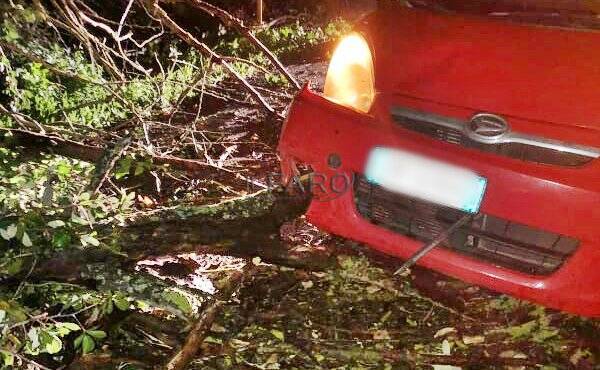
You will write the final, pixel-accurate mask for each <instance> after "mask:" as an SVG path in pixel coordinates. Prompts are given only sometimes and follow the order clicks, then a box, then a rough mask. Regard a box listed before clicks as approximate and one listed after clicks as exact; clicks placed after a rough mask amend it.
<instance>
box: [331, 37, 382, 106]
mask: <svg viewBox="0 0 600 370" xmlns="http://www.w3.org/2000/svg"><path fill="white" fill-rule="evenodd" d="M374 80H375V77H374V72H373V56H372V55H371V49H370V48H369V44H368V43H367V40H365V39H364V37H362V36H361V35H360V34H358V33H352V34H350V35H348V36H346V37H344V38H343V39H342V41H341V42H340V44H339V45H338V47H337V48H336V49H335V52H334V53H333V57H332V58H331V63H330V64H329V70H328V71H327V78H326V79H325V91H324V92H325V97H327V98H328V99H330V100H332V101H334V102H336V103H338V104H341V105H344V106H346V107H350V108H353V109H356V110H358V111H360V112H363V113H367V112H369V110H370V109H371V105H372V104H373V100H374V99H375V82H374Z"/></svg>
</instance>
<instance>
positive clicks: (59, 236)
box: [52, 230, 71, 249]
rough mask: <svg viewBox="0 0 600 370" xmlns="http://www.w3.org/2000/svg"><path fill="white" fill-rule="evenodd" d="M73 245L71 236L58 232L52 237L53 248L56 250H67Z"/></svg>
mask: <svg viewBox="0 0 600 370" xmlns="http://www.w3.org/2000/svg"><path fill="white" fill-rule="evenodd" d="M69 245H71V234H69V233H68V232H66V231H64V230H58V231H56V232H55V233H54V235H52V246H53V247H54V248H56V249H65V248H67V247H68V246H69Z"/></svg>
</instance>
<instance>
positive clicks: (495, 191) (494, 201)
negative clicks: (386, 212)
mask: <svg viewBox="0 0 600 370" xmlns="http://www.w3.org/2000/svg"><path fill="white" fill-rule="evenodd" d="M394 104H402V105H404V106H411V107H413V108H421V109H426V110H435V111H436V113H439V114H447V115H450V116H452V115H460V114H466V113H464V112H458V111H457V110H456V109H455V108H449V107H444V106H441V105H436V104H435V103H429V102H424V101H421V100H417V99H412V98H409V97H403V96H399V95H391V96H378V98H377V99H376V103H375V106H374V108H373V110H372V112H373V113H372V114H371V115H364V114H359V113H357V112H354V111H352V110H350V109H346V108H344V107H341V106H339V105H337V104H334V103H332V102H330V101H328V100H327V99H325V98H323V97H322V96H320V95H318V94H315V93H313V92H311V91H310V90H309V89H308V88H305V89H304V90H303V91H302V92H300V93H299V94H298V96H297V97H296V99H295V101H294V103H293V104H292V106H291V108H290V111H289V114H288V117H287V120H286V123H285V125H284V128H283V132H282V136H281V140H280V144H279V153H280V156H281V162H282V172H283V176H284V181H290V179H291V178H292V176H293V175H294V174H295V172H294V171H295V168H296V166H297V165H298V164H307V165H310V167H311V169H312V170H313V171H314V172H315V173H318V174H319V176H321V177H323V179H324V180H323V181H322V182H323V183H325V184H330V185H331V184H334V186H335V182H336V181H338V180H340V179H343V178H352V177H353V176H354V175H356V174H359V175H360V174H362V172H363V170H364V165H365V161H366V159H367V157H368V154H369V152H370V150H371V149H372V148H374V147H376V146H385V147H391V148H402V149H404V150H408V151H413V152H415V153H420V154H422V155H426V156H429V157H432V158H438V159H443V160H444V161H447V162H450V163H454V164H456V165H460V166H462V167H466V168H470V169H472V170H474V171H476V172H477V173H478V174H480V175H482V176H484V177H486V178H487V179H488V190H487V193H486V196H485V199H484V200H483V203H482V207H481V211H482V212H484V213H486V214H490V215H493V216H495V217H501V218H503V219H506V220H510V221H511V222H517V223H519V224H523V225H528V226H531V227H535V228H538V229H541V230H546V231H548V232H552V233H557V234H560V235H566V236H569V237H572V238H575V239H577V240H579V246H578V248H577V250H576V251H575V252H574V253H573V254H572V255H571V256H570V257H569V258H568V259H567V260H566V261H565V262H564V263H563V264H562V266H561V267H560V268H559V269H558V270H556V271H554V272H553V273H551V274H549V275H543V276H539V275H531V274H527V273H523V272H519V271H516V270H513V269H510V268H506V267H501V266H498V265H495V264H493V263H489V262H486V261H485V260H481V259H478V258H474V257H471V256H468V255H464V254H461V253H457V252H455V251H453V250H450V249H445V248H438V249H435V250H434V251H432V252H431V253H429V254H428V255H426V256H425V257H424V258H423V259H422V260H421V261H420V262H419V264H420V265H422V266H424V267H426V268H430V269H433V270H436V271H439V272H441V273H444V274H447V275H449V276H453V277H456V278H459V279H462V280H464V281H467V282H470V283H473V284H478V285H481V286H485V287H488V288H490V289H493V290H496V291H499V292H503V293H507V294H511V295H514V296H516V297H519V298H522V299H526V300H530V301H534V302H537V303H541V304H544V305H546V306H548V307H552V308H556V309H561V310H565V311H569V312H573V313H577V314H581V315H585V316H600V288H599V286H600V268H597V264H598V262H600V240H599V235H600V227H598V225H600V210H598V209H597V207H598V205H600V164H599V163H598V161H593V162H591V163H589V164H588V165H585V166H583V167H577V168H565V167H559V166H548V165H538V164H532V163H527V162H523V161H519V160H515V159H511V158H502V157H498V156H495V155H492V154H489V153H482V152H478V151H476V150H473V149H466V148H463V147H460V146H458V145H453V144H449V143H444V142H441V141H437V140H434V139H431V138H428V137H425V136H422V135H420V134H418V133H414V132H410V131H408V130H405V129H403V128H401V127H398V126H397V125H395V124H394V122H393V120H392V118H391V116H390V113H389V112H390V109H391V107H392V106H393V105H394ZM521 126H522V127H521V129H523V130H526V131H527V130H530V131H532V130H534V129H535V130H536V131H537V132H540V130H541V131H544V130H547V129H546V128H542V127H533V126H527V124H526V123H522V124H521ZM550 134H551V133H550ZM332 155H333V158H338V159H339V163H335V165H332V161H331V158H332ZM336 162H337V161H336ZM339 188H340V187H339V186H338V189H339ZM347 190H348V191H343V192H342V191H339V192H335V196H328V197H326V198H320V197H318V198H317V199H315V200H313V201H312V203H311V206H310V208H309V210H308V213H307V216H308V218H309V220H310V221H311V222H312V223H314V224H315V225H317V226H319V227H321V228H323V229H324V230H326V231H329V232H331V233H334V234H338V235H341V236H344V237H347V238H349V239H353V240H356V241H359V242H363V243H366V244H368V245H370V246H371V247H373V248H374V249H377V250H379V251H381V252H384V253H387V254H390V255H393V256H396V257H399V258H402V259H407V258H408V257H410V256H411V255H412V254H413V253H414V252H416V251H417V250H418V249H419V248H420V247H421V246H422V242H420V241H418V240H416V239H413V238H410V237H406V236H404V235H402V234H399V233H396V232H394V231H391V230H389V229H386V228H383V227H381V226H378V225H375V224H373V223H371V222H369V221H368V220H367V219H365V218H364V217H363V216H362V215H361V214H360V213H359V212H358V210H357V207H356V203H355V198H354V191H353V190H352V189H347Z"/></svg>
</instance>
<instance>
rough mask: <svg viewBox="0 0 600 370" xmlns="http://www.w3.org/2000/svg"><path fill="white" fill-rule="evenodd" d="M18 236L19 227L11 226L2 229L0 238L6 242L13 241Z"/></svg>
mask: <svg viewBox="0 0 600 370" xmlns="http://www.w3.org/2000/svg"><path fill="white" fill-rule="evenodd" d="M16 235H17V225H10V226H9V227H7V228H6V229H0V236H2V239H4V240H11V239H12V238H14V237H15V236H16Z"/></svg>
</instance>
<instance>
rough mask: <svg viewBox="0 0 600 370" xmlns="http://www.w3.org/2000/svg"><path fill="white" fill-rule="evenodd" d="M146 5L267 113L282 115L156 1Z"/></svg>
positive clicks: (148, 0)
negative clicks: (231, 76) (217, 64)
mask: <svg viewBox="0 0 600 370" xmlns="http://www.w3.org/2000/svg"><path fill="white" fill-rule="evenodd" d="M146 4H147V6H148V7H149V8H150V9H151V11H152V13H153V14H154V16H155V17H157V18H158V19H160V21H161V22H162V23H163V24H164V25H165V26H166V27H167V28H169V29H170V30H171V31H172V32H173V33H175V34H176V35H178V36H179V37H180V38H181V39H182V40H183V41H185V42H187V43H188V44H189V45H191V46H193V47H194V48H196V49H197V50H198V51H200V52H201V53H203V54H205V55H207V56H209V57H211V58H212V59H213V60H215V61H216V62H218V63H220V64H221V65H222V66H223V67H224V68H225V69H226V70H227V71H228V72H229V73H230V74H231V75H233V76H234V77H235V78H236V79H237V80H238V81H240V82H241V83H242V85H244V87H245V88H246V89H247V90H248V91H249V92H250V94H251V95H252V96H253V97H254V99H255V100H256V101H258V102H259V103H260V104H261V105H262V106H263V108H265V109H266V110H267V111H268V112H269V113H271V114H274V115H277V116H278V117H280V118H283V116H282V115H281V114H280V113H277V112H276V111H275V108H273V107H272V106H271V105H270V104H269V103H268V102H267V100H266V99H265V98H264V97H263V96H262V95H261V94H260V93H259V92H258V90H256V88H255V87H254V86H252V85H251V84H250V83H249V82H248V81H247V80H246V79H245V78H244V77H243V76H242V75H240V74H239V73H238V72H237V71H236V70H235V68H233V67H232V66H231V65H230V64H229V63H227V61H225V60H224V59H223V58H222V57H221V56H220V55H219V54H217V53H216V52H215V51H214V50H212V49H211V48H209V47H208V46H207V45H206V44H204V43H203V42H200V41H198V39H196V38H195V37H194V36H192V34H191V33H189V32H187V31H186V30H184V29H183V28H181V27H180V26H179V25H178V24H177V23H176V22H175V21H174V20H173V19H171V17H169V15H168V14H167V12H166V11H165V10H164V9H163V8H161V7H160V5H159V4H158V2H157V1H154V0H146Z"/></svg>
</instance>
